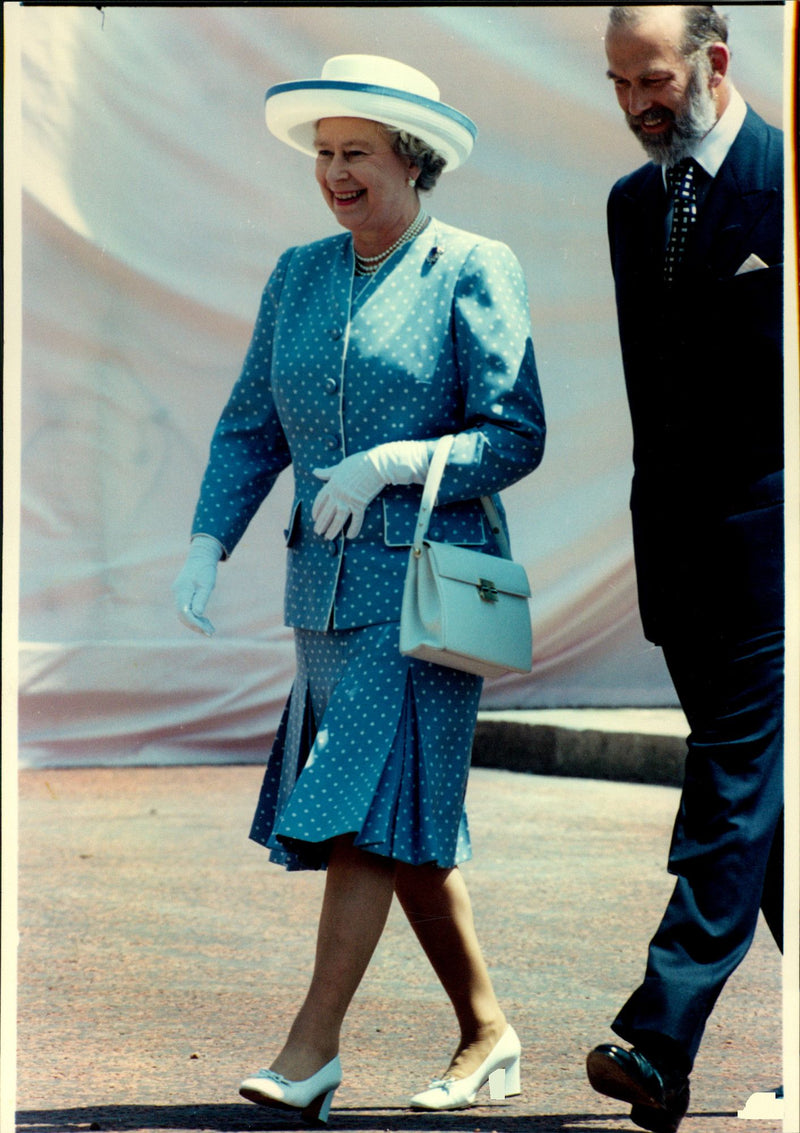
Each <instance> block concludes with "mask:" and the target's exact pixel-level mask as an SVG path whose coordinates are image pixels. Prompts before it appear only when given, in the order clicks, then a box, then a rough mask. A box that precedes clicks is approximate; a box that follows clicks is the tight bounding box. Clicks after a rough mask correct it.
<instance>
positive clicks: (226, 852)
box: [2, 766, 782, 1133]
mask: <svg viewBox="0 0 800 1133" xmlns="http://www.w3.org/2000/svg"><path fill="white" fill-rule="evenodd" d="M260 776H261V772H260V770H259V769H258V768H257V767H252V766H251V767H203V768H200V767H186V768H160V769H148V768H119V769H96V770H90V769H69V770H39V771H25V772H23V773H22V774H21V776H20V784H21V785H20V811H19V826H20V844H21V850H20V872H19V878H20V893H19V906H20V909H19V928H20V949H19V1004H18V1006H19V1019H20V1022H19V1032H18V1047H19V1049H18V1092H17V1106H18V1111H19V1113H18V1119H17V1129H18V1130H20V1131H24V1133H54V1131H56V1130H58V1131H66V1130H69V1131H72V1130H76V1131H77V1130H89V1129H97V1130H104V1131H107V1133H114V1131H117V1130H120V1131H122V1130H128V1131H138V1133H156V1131H162V1130H179V1131H182V1130H186V1131H208V1130H214V1131H216V1130H219V1131H228V1130H231V1131H233V1130H241V1131H247V1130H278V1129H287V1130H289V1129H295V1128H299V1123H298V1121H297V1119H296V1118H295V1117H294V1115H281V1114H278V1113H277V1112H276V1113H272V1112H271V1111H268V1110H263V1109H260V1108H258V1107H255V1106H252V1105H250V1104H248V1103H246V1102H244V1101H242V1100H241V1099H240V1098H239V1097H238V1094H237V1084H238V1081H239V1080H240V1079H241V1078H242V1077H243V1076H245V1074H248V1073H250V1072H252V1071H253V1070H255V1069H256V1068H258V1067H259V1066H261V1065H264V1064H265V1063H267V1062H268V1061H269V1059H270V1057H271V1054H272V1052H274V1051H275V1049H276V1048H277V1046H278V1044H279V1043H280V1041H281V1039H282V1037H283V1035H284V1032H285V1029H286V1026H287V1023H288V1021H289V1019H290V1017H291V1015H292V1013H293V1010H294V1008H295V1007H296V1005H297V1003H298V1001H299V999H300V997H301V996H302V993H303V991H304V987H305V983H306V979H307V976H308V972H309V967H310V962H311V956H312V951H313V944H314V926H315V922H316V915H317V908H318V902H319V896H320V891H321V884H322V877H321V876H320V875H316V874H313V875H308V874H304V875H286V874H284V873H283V872H282V871H281V870H279V869H277V868H276V867H274V866H271V865H269V864H268V862H267V856H266V853H265V851H263V850H262V849H260V848H259V847H257V846H255V845H254V844H252V843H250V842H248V841H247V838H246V832H247V829H248V825H249V821H250V816H251V812H252V809H253V805H254V800H255V797H256V793H257V788H258V784H259V780H260ZM676 800H677V792H676V790H675V789H674V788H673V787H670V786H652V785H644V784H626V783H620V782H607V781H597V780H592V779H588V778H582V779H574V778H556V777H550V776H539V775H531V774H517V773H513V772H508V771H496V770H488V769H484V768H477V769H475V770H474V771H473V775H472V779H471V785H470V795H469V809H470V819H471V828H472V834H473V843H474V849H475V858H474V860H473V861H472V862H471V863H469V864H468V866H467V867H466V868H465V873H466V875H467V879H468V882H469V885H470V888H471V892H472V896H473V902H474V905H475V910H476V917H477V921H478V924H479V928H480V932H481V936H482V940H483V942H484V948H485V951H486V954H487V958H488V960H489V962H490V965H491V968H492V971H493V974H494V978H495V983H496V986H497V989H498V992H499V994H500V996H501V998H502V1001H503V1003H504V1006H505V1008H506V1010H507V1013H508V1015H509V1017H510V1019H511V1020H512V1021H513V1023H514V1025H515V1026H516V1028H517V1030H518V1031H519V1034H520V1036H521V1038H522V1040H523V1045H524V1062H523V1094H522V1096H521V1097H520V1098H516V1099H513V1100H509V1101H508V1102H506V1103H502V1104H500V1103H492V1104H486V1105H482V1106H480V1107H476V1108H474V1109H470V1110H467V1111H462V1112H461V1113H456V1114H451V1115H438V1116H437V1115H424V1114H417V1113H414V1112H412V1111H410V1110H408V1109H406V1108H405V1101H406V1098H407V1097H408V1096H409V1095H410V1094H411V1093H412V1092H414V1091H415V1090H416V1089H418V1088H420V1086H421V1085H423V1084H424V1083H425V1082H426V1081H427V1079H428V1078H429V1077H430V1076H432V1075H433V1074H434V1073H435V1072H437V1071H439V1070H441V1069H442V1067H443V1065H444V1064H445V1063H446V1061H447V1056H448V1054H449V1051H450V1048H451V1047H452V1046H453V1044H454V1041H455V1035H454V1031H453V1022H452V1019H451V1016H450V1013H449V1009H448V1007H447V1005H446V1002H443V994H442V992H441V991H440V989H439V986H438V984H437V983H436V981H435V979H434V978H433V976H432V974H431V973H430V972H429V970H428V969H427V968H426V966H425V961H424V958H423V957H422V954H421V953H420V952H419V950H418V946H417V945H416V943H415V941H414V940H413V938H412V935H411V933H410V930H409V929H408V927H407V926H406V924H405V922H404V921H403V919H402V916H401V915H400V914H399V912H397V911H396V910H393V912H392V915H391V918H390V923H389V926H388V929H387V932H386V934H385V936H384V939H383V941H382V943H381V946H380V949H379V952H378V954H377V955H376V958H375V960H374V963H373V965H372V967H371V969H370V971H369V973H368V975H367V978H366V980H365V982H364V984H363V985H362V988H361V990H360V993H359V995H358V997H357V1000H356V1002H355V1004H354V1006H353V1008H352V1011H351V1014H350V1016H349V1019H348V1023H347V1028H346V1033H345V1036H344V1047H343V1051H342V1058H343V1063H344V1068H345V1081H344V1083H343V1085H342V1087H341V1089H340V1090H339V1091H338V1093H337V1095H336V1098H335V1099H334V1109H333V1110H332V1114H331V1121H330V1128H331V1130H332V1131H333V1133H347V1131H356V1130H358V1131H362V1130H377V1131H380V1130H388V1131H392V1133H429V1131H434V1130H436V1131H438V1130H447V1131H452V1133H473V1131H474V1133H492V1131H497V1133H523V1131H526V1133H527V1131H530V1133H565V1131H568V1130H569V1131H578V1130H581V1131H584V1133H586V1131H592V1133H615V1131H621V1130H631V1131H632V1130H633V1129H634V1127H633V1126H632V1124H631V1123H630V1122H629V1121H628V1119H627V1118H626V1117H625V1116H624V1109H623V1108H622V1107H621V1106H620V1104H619V1103H615V1102H612V1101H609V1100H607V1099H605V1098H602V1097H600V1096H599V1095H597V1094H595V1093H594V1092H593V1091H592V1090H591V1089H590V1088H589V1086H588V1084H587V1082H586V1080H585V1076H584V1071H583V1059H584V1056H585V1053H586V1051H587V1049H588V1048H589V1047H591V1046H593V1045H594V1044H595V1043H597V1042H601V1041H605V1040H607V1039H609V1038H611V1037H612V1036H611V1033H610V1032H609V1030H608V1029H607V1024H608V1020H609V1019H610V1018H611V1017H612V1016H613V1013H614V1011H615V1009H616V1008H617V1007H618V1006H619V1005H620V1004H621V1002H622V1000H623V999H624V997H625V996H626V995H627V993H628V992H629V991H630V990H632V988H633V987H634V986H635V984H636V983H637V982H638V980H639V977H640V975H641V967H642V961H643V957H644V952H645V948H646V944H647V940H648V939H649V936H650V934H651V931H652V929H653V928H654V926H655V922H656V919H657V917H658V915H659V914H660V912H661V910H662V907H663V905H664V902H665V900H666V897H667V893H668V889H669V882H668V880H667V877H666V875H665V873H664V869H663V863H664V858H665V853H666V848H667V841H668V837H669V832H670V827H671V823H672V817H673V812H674V807H675V803H676ZM780 1014H781V991H780V966H779V962H778V958H777V954H776V953H775V951H774V950H773V947H772V944H771V941H770V938H769V935H768V933H767V932H766V930H765V929H763V928H762V927H760V928H759V932H758V935H757V938H756V941H755V943H754V946H753V948H752V949H751V952H750V954H749V955H748V957H747V959H746V960H745V962H744V964H743V965H742V967H741V968H740V969H739V971H738V972H737V973H736V974H735V976H734V977H733V979H732V980H731V982H730V983H729V986H728V988H727V989H726V992H725V993H724V995H723V998H722V1000H721V1001H720V1004H719V1005H718V1008H717V1011H716V1013H715V1014H714V1016H713V1017H712V1021H711V1024H710V1026H709V1029H708V1032H707V1038H706V1042H705V1044H704V1047H703V1050H702V1052H701V1056H700V1060H699V1062H698V1065H697V1067H696V1070H695V1075H694V1078H693V1102H692V1105H691V1108H690V1113H689V1116H687V1118H686V1120H685V1122H684V1124H683V1125H682V1126H681V1133H734V1131H735V1133H779V1130H780V1128H781V1125H780V1122H777V1121H741V1120H738V1119H737V1118H736V1116H735V1114H736V1111H737V1109H739V1108H741V1106H742V1105H743V1104H744V1102H745V1100H746V1098H747V1096H748V1095H749V1093H750V1092H751V1091H752V1090H762V1089H764V1090H766V1089H768V1088H770V1087H773V1086H775V1085H776V1084H777V1083H778V1082H780V1081H781V1077H782V1068H781V1059H780ZM2 1133H8V1131H6V1130H3V1131H2Z"/></svg>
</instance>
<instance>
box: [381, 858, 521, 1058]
mask: <svg viewBox="0 0 800 1133" xmlns="http://www.w3.org/2000/svg"><path fill="white" fill-rule="evenodd" d="M395 892H396V894H397V899H398V901H399V902H400V904H401V905H402V907H403V911H404V912H405V914H406V916H407V917H408V921H409V923H410V925H411V927H412V928H413V929H414V932H415V933H416V934H417V939H418V940H419V942H420V944H421V945H422V948H423V950H424V952H425V955H426V956H427V957H428V959H429V960H430V962H431V964H432V965H433V970H434V971H435V972H436V975H437V976H438V977H439V979H440V980H441V983H442V986H443V987H444V990H445V991H446V992H447V995H448V996H449V998H450V1002H451V1003H452V1004H453V1008H454V1010H455V1013H456V1018H457V1019H458V1024H459V1027H460V1029H461V1039H460V1042H459V1045H458V1048H457V1049H456V1052H455V1054H454V1055H453V1058H452V1060H451V1062H450V1066H449V1067H448V1069H447V1070H446V1072H445V1074H444V1075H443V1077H454V1078H466V1077H467V1076H468V1075H470V1074H472V1073H473V1072H474V1071H475V1070H477V1069H478V1067H479V1066H480V1064H481V1063H482V1062H483V1060H484V1059H485V1058H486V1057H487V1055H488V1054H489V1053H490V1051H491V1050H492V1048H493V1047H494V1046H495V1045H496V1043H497V1042H498V1040H499V1039H500V1037H501V1036H502V1034H503V1032H504V1031H505V1029H506V1018H505V1015H504V1014H503V1012H502V1010H501V1009H500V1004H499V1003H498V1002H497V997H496V996H495V993H494V988H493V987H492V981H491V979H490V977H489V972H488V969H487V967H486V962H485V960H484V958H483V954H482V952H481V947H480V944H479V943H478V937H477V934H476V932H475V923H474V920H473V916H472V904H471V902H470V899H469V893H468V892H467V886H466V884H465V882H464V878H463V876H462V874H461V872H460V870H458V869H438V868H436V867H431V866H410V865H405V864H404V863H398V865H397V867H396V872H395Z"/></svg>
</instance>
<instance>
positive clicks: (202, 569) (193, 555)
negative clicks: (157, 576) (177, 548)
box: [172, 535, 224, 637]
mask: <svg viewBox="0 0 800 1133" xmlns="http://www.w3.org/2000/svg"><path fill="white" fill-rule="evenodd" d="M223 554H224V548H223V546H222V544H221V543H219V542H218V541H217V540H216V539H215V538H214V537H213V536H212V535H195V536H194V537H193V539H192V543H191V546H190V547H189V553H188V555H187V556H186V562H185V563H184V565H183V570H182V571H181V572H180V574H179V575H178V577H177V578H176V579H175V581H174V582H173V584H172V596H173V598H174V599H175V605H176V607H177V610H178V617H179V618H180V620H181V621H182V622H183V624H184V625H185V626H188V627H189V629H193V630H194V631H195V633H204V634H205V635H206V637H212V636H213V634H214V627H213V625H212V624H211V622H210V621H209V620H208V618H204V617H203V611H204V610H205V608H206V602H207V601H208V599H209V598H210V596H211V591H212V590H213V589H214V584H215V583H216V581H217V563H218V562H219V560H220V559H221V558H222V555H223Z"/></svg>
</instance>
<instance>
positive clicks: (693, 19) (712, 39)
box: [609, 4, 728, 56]
mask: <svg viewBox="0 0 800 1133" xmlns="http://www.w3.org/2000/svg"><path fill="white" fill-rule="evenodd" d="M647 9H648V5H646V4H613V5H612V6H611V11H610V12H609V25H610V26H611V27H612V28H620V27H628V28H630V27H634V26H635V25H636V24H638V23H639V21H640V20H641V19H642V18H643V17H644V16H645V15H646V14H647ZM681 10H682V12H683V19H684V37H683V44H682V51H683V54H684V55H686V56H689V55H694V53H695V52H696V51H701V50H702V49H703V48H704V47H710V46H711V44H712V43H727V42H728V21H727V20H726V19H725V17H724V16H722V15H720V13H719V12H718V11H717V10H716V9H715V8H714V5H713V4H685V5H682V6H681Z"/></svg>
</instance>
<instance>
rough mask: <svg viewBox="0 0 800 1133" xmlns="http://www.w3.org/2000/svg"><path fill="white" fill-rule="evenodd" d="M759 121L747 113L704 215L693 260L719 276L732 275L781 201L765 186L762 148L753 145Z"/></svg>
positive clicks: (775, 191) (706, 204)
mask: <svg viewBox="0 0 800 1133" xmlns="http://www.w3.org/2000/svg"><path fill="white" fill-rule="evenodd" d="M758 126H759V119H758V118H757V116H756V115H755V114H753V112H752V111H750V110H748V114H747V117H746V119H745V122H744V125H743V126H742V129H741V130H740V131H739V134H738V136H737V138H736V140H735V141H734V143H733V145H732V146H731V148H730V151H729V153H728V155H727V157H726V158H725V160H724V162H723V163H722V166H721V167H720V170H719V172H718V174H717V176H716V177H715V178H714V181H713V182H712V185H711V187H710V189H709V192H708V197H707V198H706V201H705V203H704V205H703V207H702V209H701V211H700V215H699V217H698V224H697V238H696V240H695V243H694V252H693V258H695V259H696V262H697V266H698V267H699V266H700V265H703V264H705V265H706V271H707V272H709V273H710V274H711V275H712V276H714V277H716V278H725V277H729V276H731V275H733V274H734V273H735V272H736V270H737V268H738V267H739V266H740V265H741V263H742V261H743V259H744V258H745V257H746V256H747V254H748V252H749V251H751V250H752V249H751V248H750V244H749V239H748V238H749V235H750V233H751V232H752V231H753V229H754V228H755V227H756V226H757V224H758V223H759V221H760V220H761V219H762V217H763V216H764V214H765V213H766V212H767V211H768V210H769V208H770V207H771V206H773V205H774V204H775V202H776V199H777V190H776V189H775V188H774V186H765V185H764V170H763V165H762V161H761V157H760V155H761V153H762V152H763V147H762V146H760V145H757V144H755V140H756V138H755V136H756V134H757V132H758Z"/></svg>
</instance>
